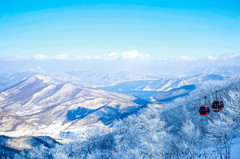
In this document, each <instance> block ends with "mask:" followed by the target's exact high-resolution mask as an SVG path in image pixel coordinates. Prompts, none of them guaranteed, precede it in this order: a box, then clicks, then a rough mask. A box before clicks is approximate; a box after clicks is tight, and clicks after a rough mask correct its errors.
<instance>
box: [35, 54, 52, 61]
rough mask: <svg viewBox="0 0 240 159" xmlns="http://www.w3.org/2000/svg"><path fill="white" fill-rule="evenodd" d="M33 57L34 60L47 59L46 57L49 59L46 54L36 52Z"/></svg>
mask: <svg viewBox="0 0 240 159" xmlns="http://www.w3.org/2000/svg"><path fill="white" fill-rule="evenodd" d="M33 58H34V59H35V60H47V59H49V57H48V56H46V55H43V54H37V55H35V56H33Z"/></svg>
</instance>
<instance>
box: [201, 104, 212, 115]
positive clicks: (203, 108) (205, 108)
mask: <svg viewBox="0 0 240 159" xmlns="http://www.w3.org/2000/svg"><path fill="white" fill-rule="evenodd" d="M199 113H200V115H201V116H208V115H209V113H210V108H209V106H201V107H200V108H199Z"/></svg>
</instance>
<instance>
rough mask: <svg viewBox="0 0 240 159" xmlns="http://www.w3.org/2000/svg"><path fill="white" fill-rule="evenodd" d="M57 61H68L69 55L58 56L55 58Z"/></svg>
mask: <svg viewBox="0 0 240 159" xmlns="http://www.w3.org/2000/svg"><path fill="white" fill-rule="evenodd" d="M54 59H56V60H68V59H69V54H58V55H56V56H55V57H54Z"/></svg>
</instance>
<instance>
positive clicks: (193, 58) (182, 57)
mask: <svg viewBox="0 0 240 159" xmlns="http://www.w3.org/2000/svg"><path fill="white" fill-rule="evenodd" d="M178 60H180V61H196V60H197V59H196V58H195V57H193V56H180V57H179V58H178Z"/></svg>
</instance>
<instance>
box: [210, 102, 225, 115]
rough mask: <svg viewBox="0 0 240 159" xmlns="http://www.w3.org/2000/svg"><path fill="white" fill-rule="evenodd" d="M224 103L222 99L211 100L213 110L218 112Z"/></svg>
mask: <svg viewBox="0 0 240 159" xmlns="http://www.w3.org/2000/svg"><path fill="white" fill-rule="evenodd" d="M223 107H224V104H223V101H222V100H219V101H213V103H212V109H213V111H214V112H220V111H222V110H223Z"/></svg>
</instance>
